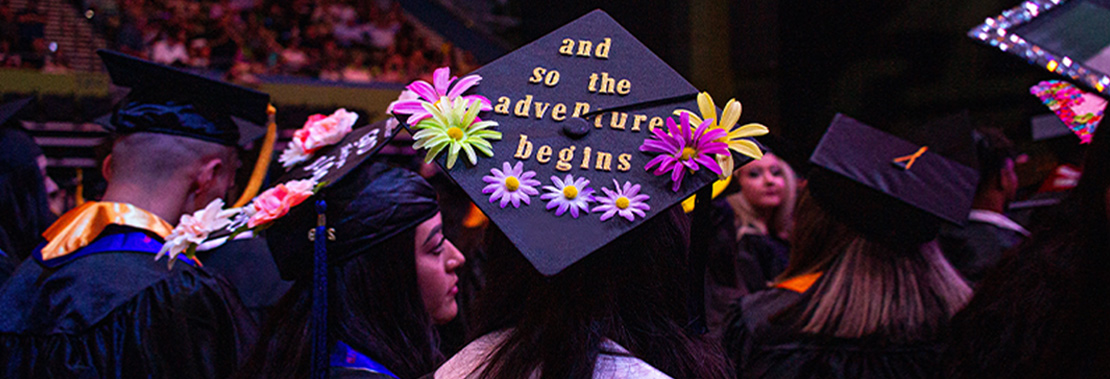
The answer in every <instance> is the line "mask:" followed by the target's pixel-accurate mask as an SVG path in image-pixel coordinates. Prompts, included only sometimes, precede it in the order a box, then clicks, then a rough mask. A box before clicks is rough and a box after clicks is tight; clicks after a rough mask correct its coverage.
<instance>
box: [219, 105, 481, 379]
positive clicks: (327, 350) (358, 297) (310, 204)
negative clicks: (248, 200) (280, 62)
mask: <svg viewBox="0 0 1110 379" xmlns="http://www.w3.org/2000/svg"><path fill="white" fill-rule="evenodd" d="M302 130H306V129H302ZM298 133H300V131H298ZM307 133H313V132H312V131H307ZM383 135H384V136H386V137H382V136H383ZM391 137H392V132H391V131H390V129H389V128H388V127H386V123H385V122H384V121H381V122H378V123H376V124H373V125H370V126H364V127H361V128H358V129H355V130H353V131H351V132H350V133H349V134H347V135H346V136H345V137H343V139H342V140H341V141H339V142H337V143H335V144H334V145H331V146H328V147H327V148H321V150H319V151H317V152H315V153H313V155H312V157H311V159H307V160H305V161H303V162H304V163H303V164H299V165H294V166H293V167H291V169H290V171H289V172H288V173H286V174H285V175H283V176H282V177H280V178H278V179H277V180H276V181H275V182H276V183H280V184H277V186H282V187H284V186H285V185H287V184H290V183H291V182H294V181H296V182H298V183H303V181H312V182H313V183H324V184H320V185H311V186H309V188H313V187H314V188H317V191H316V192H314V193H313V194H311V195H307V196H309V197H307V198H306V199H304V200H302V201H301V202H298V203H291V204H288V205H287V207H288V208H284V210H285V211H287V212H284V211H283V212H276V213H274V212H263V211H261V210H260V211H258V213H256V214H264V215H270V214H278V215H279V216H274V217H269V216H267V218H266V219H265V220H261V221H258V222H256V223H255V224H254V225H256V227H257V228H259V229H265V230H264V232H263V233H264V234H265V240H264V242H265V243H266V244H267V245H268V246H269V251H270V254H271V255H272V259H271V260H270V261H269V262H262V264H266V265H271V264H276V265H277V268H278V271H279V272H280V274H281V277H282V278H283V279H286V280H289V281H292V282H293V287H292V288H291V289H290V290H289V291H288V292H287V293H286V294H285V296H283V297H282V298H281V300H280V301H279V302H278V304H277V306H276V308H275V309H274V312H272V313H271V315H270V316H269V317H268V319H267V321H266V324H265V325H264V327H263V329H262V330H263V332H262V338H261V339H260V341H259V343H258V344H257V345H256V346H255V347H254V348H253V349H252V351H251V353H250V357H249V359H248V360H247V361H246V363H244V365H243V366H242V367H241V368H240V370H239V371H238V372H237V373H236V374H235V375H234V376H233V377H234V378H304V377H313V378H319V377H331V378H353V377H358V378H386V379H388V378H416V377H419V376H421V375H424V374H426V373H428V372H431V371H432V370H434V369H435V367H436V366H437V365H438V364H439V363H440V362H441V361H442V360H443V355H442V354H441V353H440V352H439V350H438V345H439V339H438V338H437V336H436V333H435V326H436V325H444V324H446V323H447V322H449V321H451V320H452V319H454V318H455V317H456V316H457V314H458V303H457V301H456V300H455V296H456V295H457V294H458V287H457V284H458V275H457V270H458V269H459V268H460V267H461V266H462V265H463V264H465V262H466V259H465V257H464V256H463V255H462V253H461V252H459V251H458V250H457V249H456V248H455V247H454V245H452V243H451V241H449V240H447V239H446V238H445V237H444V235H443V233H442V231H443V230H444V229H447V226H445V225H443V221H442V216H441V215H440V210H439V205H438V203H437V201H436V191H435V189H433V188H432V186H431V185H429V184H428V183H427V182H426V181H424V180H423V179H422V178H421V177H420V176H419V175H417V174H416V173H414V172H412V171H409V170H405V169H402V168H394V167H390V166H389V165H387V164H383V163H379V162H371V161H369V158H370V157H371V156H372V155H374V153H375V152H376V151H375V150H374V148H372V147H362V148H359V149H353V151H354V153H351V154H348V152H350V151H352V149H351V147H352V146H367V145H366V141H371V140H372V139H371V138H381V139H380V140H373V141H376V143H370V144H369V146H381V145H382V144H384V142H386V141H387V140H388V138H391ZM338 156H344V157H345V158H344V159H343V160H342V163H338V164H336V165H334V166H330V167H322V166H320V165H313V164H312V162H315V161H334V158H335V157H338ZM316 173H319V175H314V174H316ZM291 186H293V185H291ZM293 187H296V186H293ZM285 188H288V187H285ZM276 192H277V191H269V190H268V191H266V192H263V193H262V194H261V195H259V197H258V198H255V199H254V201H253V202H252V205H251V206H253V205H254V204H268V203H269V202H268V200H267V199H269V197H268V196H270V195H268V194H270V193H276ZM322 222H323V223H326V225H320V223H322ZM324 230H327V232H326V234H325V232H324ZM318 235H320V236H324V235H326V236H327V237H326V238H327V240H326V241H321V240H317V239H316V238H317V237H316V236H318ZM321 242H323V243H321ZM317 270H318V271H317ZM323 299H326V301H323Z"/></svg>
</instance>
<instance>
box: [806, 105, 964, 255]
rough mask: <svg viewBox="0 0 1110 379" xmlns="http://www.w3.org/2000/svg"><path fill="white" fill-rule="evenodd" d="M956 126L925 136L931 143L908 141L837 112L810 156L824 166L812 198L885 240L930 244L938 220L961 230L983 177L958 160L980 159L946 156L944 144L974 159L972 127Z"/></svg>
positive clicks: (947, 124) (813, 180)
mask: <svg viewBox="0 0 1110 379" xmlns="http://www.w3.org/2000/svg"><path fill="white" fill-rule="evenodd" d="M953 121H956V120H952V119H949V120H948V121H947V122H940V123H932V124H931V125H934V127H933V128H929V130H925V131H932V133H921V135H922V137H924V138H928V139H931V140H932V141H928V142H926V141H918V142H910V141H907V140H904V139H901V138H898V137H895V136H893V135H891V134H888V133H885V132H883V131H880V130H878V129H875V128H872V127H870V126H867V125H865V124H863V123H861V122H859V121H856V120H855V119H852V118H850V117H848V116H845V115H842V114H837V115H836V117H835V118H833V121H832V124H831V125H830V126H829V129H828V131H826V132H825V135H824V136H823V137H822V138H821V142H820V143H819V144H818V145H817V149H816V150H815V151H814V152H813V155H812V156H811V157H810V162H811V163H813V164H814V165H815V166H816V167H817V168H818V170H816V171H815V172H814V174H812V175H811V176H810V184H809V186H810V188H811V193H812V194H813V196H814V197H815V198H817V200H818V202H819V203H820V204H821V205H822V207H825V208H826V210H828V211H830V212H831V213H835V214H837V215H839V216H840V217H842V218H844V219H845V220H846V221H847V222H849V224H852V225H854V226H856V227H857V228H858V229H860V230H861V231H862V232H865V233H868V234H872V235H876V236H878V237H882V238H895V239H904V240H908V241H915V242H924V241H928V240H930V239H932V238H933V237H935V234H936V229H937V228H938V227H939V226H940V222H949V223H952V224H957V225H963V224H964V223H965V222H966V221H967V214H968V211H969V210H970V208H971V200H972V197H973V196H974V193H975V187H976V185H977V184H978V178H979V174H978V171H977V170H976V169H974V168H972V167H969V166H968V165H967V164H965V163H961V162H960V160H965V161H966V160H967V159H971V160H973V159H974V155H971V156H970V157H968V156H967V155H966V154H965V153H961V154H960V155H962V156H964V157H965V158H959V159H960V160H957V159H953V158H950V157H947V156H945V155H942V154H944V153H945V152H944V151H943V149H942V148H941V147H942V146H946V145H947V146H951V147H959V149H958V150H962V151H970V152H971V154H974V147H973V145H971V129H970V128H969V126H963V124H962V123H960V122H953ZM939 126H943V127H944V129H948V130H937V128H938V127H939ZM921 129H925V128H921ZM915 134H916V133H915ZM951 141H956V142H955V143H954V142H951ZM959 141H964V142H963V143H962V144H966V146H958V145H961V143H959ZM931 142H936V143H935V144H932V145H930V144H929V143H931Z"/></svg>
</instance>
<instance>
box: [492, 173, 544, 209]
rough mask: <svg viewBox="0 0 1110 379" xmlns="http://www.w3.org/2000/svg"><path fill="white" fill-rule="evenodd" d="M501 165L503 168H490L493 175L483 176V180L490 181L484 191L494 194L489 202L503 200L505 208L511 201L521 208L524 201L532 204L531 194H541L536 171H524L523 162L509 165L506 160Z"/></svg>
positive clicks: (515, 206)
mask: <svg viewBox="0 0 1110 379" xmlns="http://www.w3.org/2000/svg"><path fill="white" fill-rule="evenodd" d="M501 167H502V169H501V170H498V169H496V168H493V169H490V170H489V171H490V173H491V175H486V176H483V177H482V181H485V182H486V183H489V185H487V186H486V187H485V188H482V193H484V194H493V195H491V196H490V197H489V202H491V203H492V202H494V201H497V200H501V208H505V206H506V205H509V203H512V204H513V207H514V208H520V202H522V201H523V202H524V204H531V199H530V198H529V196H535V195H539V194H540V191H537V190H536V186H538V185H540V181H539V180H536V179H533V178H535V177H536V172H535V171H524V163H523V162H516V166H509V162H504V163H503V164H502V166H501Z"/></svg>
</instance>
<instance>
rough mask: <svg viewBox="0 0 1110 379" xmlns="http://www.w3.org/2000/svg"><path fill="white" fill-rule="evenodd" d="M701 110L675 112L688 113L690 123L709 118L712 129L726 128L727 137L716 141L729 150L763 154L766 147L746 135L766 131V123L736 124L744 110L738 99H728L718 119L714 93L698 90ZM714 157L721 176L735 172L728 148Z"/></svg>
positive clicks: (751, 154) (748, 154)
mask: <svg viewBox="0 0 1110 379" xmlns="http://www.w3.org/2000/svg"><path fill="white" fill-rule="evenodd" d="M698 110H700V111H701V116H700V117H699V116H698V115H696V114H694V112H691V111H689V110H685V109H678V110H675V111H674V114H675V115H676V116H681V115H682V114H687V115H689V116H690V125H701V124H702V123H704V122H705V121H709V130H723V131H725V133H726V135H725V136H724V137H720V138H718V139H716V140H715V141H716V142H724V143H726V144H728V149H729V150H732V151H735V152H737V153H740V154H743V155H746V156H749V157H752V158H754V159H760V158H763V151H761V150H759V145H756V144H755V142H752V141H749V140H747V138H751V137H758V136H762V135H765V134H767V132H768V130H767V127H766V126H764V125H763V124H756V123H751V124H746V125H744V126H741V127H739V128H736V127H735V126H736V122H737V121H740V113H741V111H743V108H742V107H741V105H740V102H739V101H736V99H729V100H728V102H727V103H725V107H724V108H723V110H722V112H721V118H720V119H719V120H718V119H717V107H716V105H714V103H713V97H712V96H709V93H708V92H702V93H699V94H698ZM715 158H716V160H717V164H718V165H719V167H720V169H721V172H718V173H717V175H718V179H721V180H723V179H725V178H727V177H729V175H732V171H733V169H734V168H735V167H734V166H735V163H734V162H733V160H732V154H730V153H729V152H727V151H726V152H725V153H724V154H716V156H715Z"/></svg>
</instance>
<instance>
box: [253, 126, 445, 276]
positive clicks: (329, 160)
mask: <svg viewBox="0 0 1110 379" xmlns="http://www.w3.org/2000/svg"><path fill="white" fill-rule="evenodd" d="M393 135H394V133H393V131H392V130H390V129H389V128H388V127H387V126H386V122H385V121H384V120H383V121H379V122H376V123H374V124H371V125H367V126H364V127H361V128H357V129H355V130H352V131H351V133H349V134H347V136H346V137H344V138H343V140H341V141H339V142H338V143H336V144H334V145H331V146H328V147H325V148H323V149H321V150H320V151H318V152H317V153H316V154H313V157H312V158H311V159H309V160H308V161H306V162H303V163H301V164H299V165H297V166H294V167H292V168H291V169H290V171H289V172H287V173H286V174H285V175H283V176H281V177H280V178H278V179H277V180H275V181H274V182H275V183H288V182H290V181H293V180H302V179H309V178H311V179H313V180H315V181H316V182H317V183H320V185H322V186H323V188H322V189H321V190H320V192H318V193H317V194H316V195H315V197H318V198H323V199H326V201H327V211H326V212H325V215H326V216H327V226H328V228H329V229H330V231H329V233H328V234H329V236H328V237H327V261H328V262H329V263H332V264H334V263H337V262H341V261H344V260H347V259H350V258H351V257H354V256H356V255H358V254H362V253H365V252H368V251H372V250H373V248H374V247H375V246H376V245H377V244H379V243H381V242H382V241H385V240H387V239H389V238H390V237H392V236H394V235H396V234H397V233H400V232H401V231H404V230H407V229H409V228H412V227H414V226H416V225H417V224H419V223H421V222H423V221H425V220H427V219H429V218H431V217H432V216H435V214H436V213H437V212H439V207H438V205H437V203H436V192H435V190H434V189H433V188H432V187H431V185H429V184H428V183H427V182H426V181H424V179H423V178H421V177H420V176H419V175H416V174H415V173H413V172H411V171H408V170H404V169H397V168H392V167H389V166H387V165H384V164H380V163H369V162H366V161H367V160H368V159H370V158H371V157H373V156H374V155H375V154H377V153H378V152H379V151H380V150H381V149H382V147H384V146H386V145H388V144H389V140H390V138H392V137H393ZM310 200H312V199H310ZM312 203H313V202H312V201H305V202H304V203H302V204H300V205H298V206H296V207H294V208H293V209H292V210H290V212H289V214H287V215H285V216H283V217H281V218H279V219H278V220H276V221H274V222H273V225H272V226H271V227H270V228H269V229H267V231H266V238H267V240H268V242H269V243H270V251H271V253H272V254H273V256H274V261H275V262H276V263H277V265H278V270H279V271H280V272H281V276H282V278H283V279H285V280H294V279H298V278H303V277H305V276H306V275H308V274H309V273H311V272H312V267H313V263H312V259H313V256H312V251H313V242H312V241H310V240H309V238H308V235H309V234H308V233H309V231H310V230H313V228H314V227H315V226H316V223H317V218H316V209H315V207H314V206H313V204H312Z"/></svg>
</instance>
